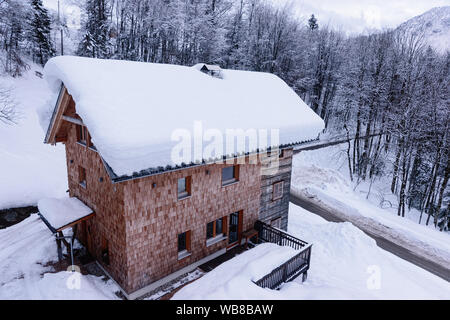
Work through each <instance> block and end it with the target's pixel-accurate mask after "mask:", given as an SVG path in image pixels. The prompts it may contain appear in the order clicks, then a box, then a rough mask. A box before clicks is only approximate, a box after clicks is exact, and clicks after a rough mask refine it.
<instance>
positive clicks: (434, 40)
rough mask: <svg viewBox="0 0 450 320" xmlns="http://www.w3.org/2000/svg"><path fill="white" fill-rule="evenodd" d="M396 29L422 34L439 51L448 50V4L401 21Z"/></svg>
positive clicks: (449, 37)
mask: <svg viewBox="0 0 450 320" xmlns="http://www.w3.org/2000/svg"><path fill="white" fill-rule="evenodd" d="M397 30H400V31H406V32H411V33H414V34H417V35H422V34H423V37H424V40H425V41H426V42H427V44H429V45H430V46H431V47H433V48H434V49H436V50H437V51H438V52H440V53H445V52H446V51H450V6H445V7H437V8H433V9H431V10H429V11H427V12H425V13H424V14H422V15H420V16H417V17H414V18H412V19H409V20H408V21H406V22H404V23H402V24H401V25H400V26H399V27H398V28H397Z"/></svg>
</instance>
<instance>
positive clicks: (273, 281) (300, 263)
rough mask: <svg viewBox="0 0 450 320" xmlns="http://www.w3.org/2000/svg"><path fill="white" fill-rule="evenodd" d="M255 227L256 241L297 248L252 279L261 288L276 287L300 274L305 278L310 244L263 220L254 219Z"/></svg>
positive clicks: (308, 262)
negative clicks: (261, 275) (278, 264)
mask: <svg viewBox="0 0 450 320" xmlns="http://www.w3.org/2000/svg"><path fill="white" fill-rule="evenodd" d="M255 229H256V230H257V231H258V242H259V243H261V242H271V243H275V244H278V245H280V246H289V247H292V248H294V249H295V250H298V251H299V252H298V254H296V255H295V256H293V257H292V258H290V259H289V260H288V261H286V262H284V263H283V264H281V265H280V266H278V267H277V268H275V269H273V270H272V271H271V272H270V273H268V274H267V275H265V276H264V277H262V278H261V279H259V280H257V281H254V282H255V284H257V285H258V286H260V287H262V288H270V289H278V288H279V287H280V286H281V285H282V284H283V283H286V282H289V281H292V280H294V279H295V278H297V277H298V276H300V275H302V281H305V280H306V277H307V274H308V269H309V264H310V260H311V248H312V244H308V243H307V242H305V241H302V240H300V239H297V238H296V237H293V236H291V235H290V234H288V233H286V232H284V231H282V230H280V229H276V228H274V227H272V226H270V225H268V224H266V223H264V222H261V221H259V220H258V221H256V222H255Z"/></svg>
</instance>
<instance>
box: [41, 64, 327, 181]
mask: <svg viewBox="0 0 450 320" xmlns="http://www.w3.org/2000/svg"><path fill="white" fill-rule="evenodd" d="M44 73H45V77H46V79H47V81H48V83H49V85H50V87H51V88H52V90H53V92H54V93H56V92H57V91H58V90H59V88H60V85H61V82H62V83H64V85H65V86H66V88H67V90H68V92H69V93H70V94H71V95H72V97H73V99H74V101H75V103H76V108H77V113H78V114H79V115H80V116H81V118H82V119H83V122H84V123H85V124H86V126H87V127H88V129H89V132H90V133H91V136H92V140H93V142H94V144H95V146H96V147H97V149H98V151H99V152H100V154H101V155H102V157H103V158H104V159H105V160H106V162H107V163H108V164H109V165H110V166H111V168H112V169H113V171H114V173H115V174H117V175H119V176H121V175H130V174H132V173H133V172H139V171H140V170H143V169H148V168H155V167H158V166H166V165H176V164H179V163H176V162H177V161H176V160H174V159H172V157H171V152H172V150H173V148H174V147H175V146H176V145H178V144H179V143H180V141H179V140H176V139H175V138H172V135H173V134H174V133H175V132H176V130H177V129H184V130H188V132H190V135H191V136H193V126H194V122H195V121H201V124H202V127H203V130H204V131H206V130H208V129H215V130H219V132H220V133H221V136H222V137H223V143H222V144H223V145H224V143H225V140H226V139H225V137H226V129H242V130H244V131H245V130H248V129H255V130H259V129H266V130H268V131H269V139H268V140H269V141H267V142H264V141H263V140H264V139H260V140H259V141H258V144H259V145H258V147H259V148H260V149H263V148H266V147H269V146H275V145H278V144H286V143H293V142H300V141H306V140H311V139H315V138H317V136H318V134H319V132H320V131H321V130H322V129H323V128H324V122H323V120H322V119H321V118H320V117H319V116H317V115H316V114H315V113H314V112H313V111H312V110H311V109H310V108H309V107H308V106H307V105H306V104H305V103H304V102H303V101H302V100H301V99H300V97H299V96H298V95H297V94H296V93H295V92H294V91H293V90H292V89H291V88H290V87H289V86H288V85H287V84H286V83H285V82H284V81H283V80H281V79H280V78H278V77H277V76H275V75H273V74H269V73H260V72H250V71H237V70H222V76H223V79H218V78H215V77H212V76H209V75H207V74H204V73H202V72H201V71H199V70H197V68H196V67H185V66H177V65H167V64H155V63H143V62H132V61H119V60H102V59H91V58H83V57H74V56H59V57H55V58H52V59H50V60H49V61H48V62H47V64H46V65H45V68H44ZM48 108H49V109H52V108H54V104H52V105H49V106H48ZM44 113H45V114H47V116H48V115H49V112H48V110H47V111H46V112H44ZM271 129H279V141H275V140H273V141H270V140H271V139H270V130H271ZM208 139H211V138H208ZM204 140H207V138H205V139H204ZM208 143H210V142H209V141H208V142H206V144H208ZM192 145H194V144H192ZM192 147H193V146H192ZM248 149H249V144H248V143H245V146H240V145H235V146H234V153H237V152H244V151H254V150H248ZM255 149H256V148H255ZM203 150H204V149H203ZM218 151H220V150H218ZM228 151H230V150H227V151H224V153H220V152H219V153H216V154H213V155H215V156H221V155H223V154H225V153H226V154H230V153H231V152H228ZM195 157H197V158H195ZM200 157H203V159H205V160H206V159H209V158H210V157H211V155H209V157H207V156H205V154H202V153H200ZM198 160H202V159H200V158H199V156H198V153H196V154H194V155H192V157H191V161H192V162H195V161H198Z"/></svg>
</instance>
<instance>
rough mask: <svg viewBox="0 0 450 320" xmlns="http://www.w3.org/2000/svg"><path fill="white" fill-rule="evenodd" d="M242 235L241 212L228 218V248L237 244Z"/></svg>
mask: <svg viewBox="0 0 450 320" xmlns="http://www.w3.org/2000/svg"><path fill="white" fill-rule="evenodd" d="M241 234H242V211H239V212H234V213H232V214H230V215H229V216H228V248H232V247H234V246H236V245H237V244H239V242H240V240H241Z"/></svg>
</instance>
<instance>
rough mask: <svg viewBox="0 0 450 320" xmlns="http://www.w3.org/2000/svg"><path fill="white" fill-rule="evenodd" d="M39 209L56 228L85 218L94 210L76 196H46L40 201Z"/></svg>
mask: <svg viewBox="0 0 450 320" xmlns="http://www.w3.org/2000/svg"><path fill="white" fill-rule="evenodd" d="M38 209H39V212H40V213H41V214H42V215H43V216H44V218H45V219H47V221H48V222H49V223H50V224H51V225H52V227H53V228H55V229H59V228H61V227H63V226H66V225H68V224H69V223H71V222H74V221H77V220H79V219H81V218H84V217H85V216H87V215H90V214H91V213H92V212H93V211H92V209H91V208H89V207H88V206H86V205H85V204H84V203H83V202H81V201H80V200H78V198H75V197H73V198H61V199H55V198H44V199H41V200H39V201H38Z"/></svg>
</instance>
